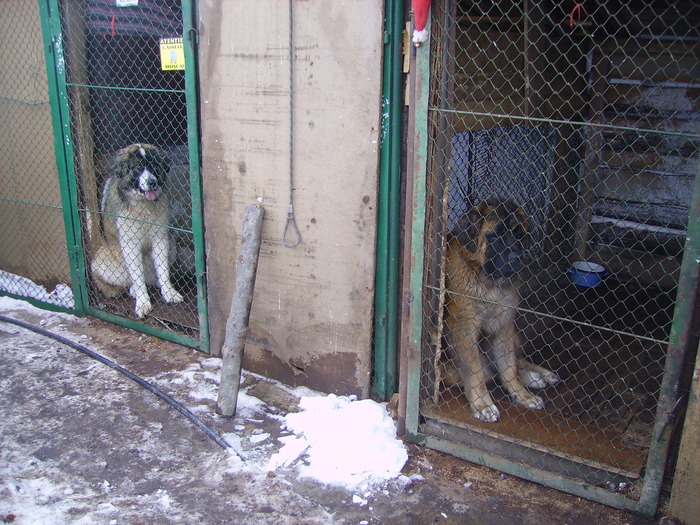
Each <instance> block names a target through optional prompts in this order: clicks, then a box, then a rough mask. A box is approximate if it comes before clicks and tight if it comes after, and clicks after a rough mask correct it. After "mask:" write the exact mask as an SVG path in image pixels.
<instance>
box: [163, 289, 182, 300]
mask: <svg viewBox="0 0 700 525" xmlns="http://www.w3.org/2000/svg"><path fill="white" fill-rule="evenodd" d="M161 293H162V295H163V299H164V300H165V302H166V303H181V302H182V301H184V300H185V299H184V298H183V297H182V295H180V294H179V293H178V292H177V291H176V290H175V288H164V289H163V290H161Z"/></svg>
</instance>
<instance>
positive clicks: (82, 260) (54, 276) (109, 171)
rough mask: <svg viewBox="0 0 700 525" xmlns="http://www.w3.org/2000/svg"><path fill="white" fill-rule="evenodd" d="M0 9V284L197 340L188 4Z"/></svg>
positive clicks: (199, 276) (198, 239)
mask: <svg viewBox="0 0 700 525" xmlns="http://www.w3.org/2000/svg"><path fill="white" fill-rule="evenodd" d="M0 9H2V20H3V22H2V26H3V29H4V32H3V35H2V41H1V42H2V44H3V46H2V49H1V50H0V53H1V54H2V56H3V60H2V69H3V73H4V74H3V75H2V78H1V79H0V95H1V97H0V104H2V105H3V108H4V110H3V112H2V117H1V119H2V122H3V123H4V124H5V128H6V131H5V132H4V133H2V138H1V139H0V156H1V158H0V165H1V166H2V177H1V178H0V203H1V204H0V214H1V216H2V218H3V221H2V228H1V229H0V230H1V231H0V235H1V236H2V239H3V250H2V253H1V254H0V268H2V270H0V272H1V273H0V292H2V293H3V294H9V295H13V296H16V297H22V298H26V299H29V300H31V301H33V302H35V303H37V304H39V305H40V306H46V307H49V308H55V309H66V310H71V311H75V312H76V313H89V314H92V315H95V316H97V317H101V318H104V319H106V320H109V321H112V322H116V323H119V324H123V325H125V326H129V327H131V328H135V329H137V330H139V331H142V332H146V333H150V334H153V335H157V336H160V337H164V338H167V339H171V340H174V341H177V342H180V343H183V344H187V345H190V346H194V347H197V348H199V349H202V350H208V334H207V327H206V325H207V317H206V292H205V290H206V288H205V281H204V274H205V272H204V255H203V245H204V242H203V225H202V219H201V216H202V212H201V188H200V164H199V142H198V137H199V129H198V126H199V124H198V110H197V91H196V67H195V66H196V64H195V51H196V49H195V45H196V42H195V38H194V36H196V32H193V31H190V30H187V31H185V28H190V27H192V26H193V21H192V18H193V13H194V8H193V4H192V2H191V1H190V0H182V1H181V0H141V1H139V2H132V1H127V0H124V1H119V2H114V1H107V0H42V1H41V2H39V3H38V4H37V3H36V2H35V3H31V2H26V1H22V2H9V3H4V4H3V5H2V7H1V8H0ZM52 129H53V133H52Z"/></svg>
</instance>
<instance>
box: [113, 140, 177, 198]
mask: <svg viewBox="0 0 700 525" xmlns="http://www.w3.org/2000/svg"><path fill="white" fill-rule="evenodd" d="M113 169H114V173H115V174H116V175H117V177H118V178H119V190H120V192H121V193H122V195H123V196H124V197H126V198H127V199H129V198H133V197H134V196H139V195H142V196H143V197H144V198H145V199H147V200H149V201H152V200H156V199H157V198H158V191H159V190H160V189H161V188H162V187H163V185H164V184H165V181H166V179H167V175H168V171H170V160H169V159H168V158H167V157H166V156H164V155H163V154H161V153H160V151H159V150H158V148H156V147H155V146H151V145H150V144H132V145H131V146H127V147H126V148H124V149H121V150H119V151H118V152H117V155H116V158H115V161H114V167H113Z"/></svg>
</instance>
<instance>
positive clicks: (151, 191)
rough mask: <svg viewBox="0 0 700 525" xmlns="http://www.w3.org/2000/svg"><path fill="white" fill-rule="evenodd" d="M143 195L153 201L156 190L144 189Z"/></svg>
mask: <svg viewBox="0 0 700 525" xmlns="http://www.w3.org/2000/svg"><path fill="white" fill-rule="evenodd" d="M144 195H145V196H146V198H147V199H148V200H149V201H154V200H156V192H155V191H153V190H146V192H145V193H144Z"/></svg>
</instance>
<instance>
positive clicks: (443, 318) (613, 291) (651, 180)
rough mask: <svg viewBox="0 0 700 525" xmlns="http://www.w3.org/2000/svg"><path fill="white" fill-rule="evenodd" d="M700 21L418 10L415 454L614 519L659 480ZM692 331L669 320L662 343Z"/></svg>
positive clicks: (521, 9) (693, 158)
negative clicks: (426, 61) (420, 122)
mask: <svg viewBox="0 0 700 525" xmlns="http://www.w3.org/2000/svg"><path fill="white" fill-rule="evenodd" d="M699 15H700V6H698V5H697V4H695V3H692V2H677V3H665V2H664V3H657V2H645V1H638V2H612V3H611V2H605V3H585V2H579V3H576V2H569V3H567V2H563V3H562V2H558V3H555V2H527V1H524V2H492V1H484V2H481V1H445V2H433V6H432V27H431V44H430V45H431V47H430V80H429V82H430V88H429V94H428V137H429V138H428V140H427V144H426V147H427V181H426V185H427V194H426V197H425V205H426V217H425V227H424V235H425V253H424V261H425V262H424V273H423V297H424V300H423V321H422V323H423V324H422V328H423V329H422V333H423V343H422V348H423V351H422V357H421V364H420V370H421V372H420V385H419V392H420V393H419V400H420V401H419V410H420V416H421V417H420V419H419V421H420V422H421V423H420V427H419V430H420V432H421V433H423V434H424V435H428V436H433V437H436V438H439V439H441V440H446V441H448V442H452V443H458V444H462V445H466V446H467V447H469V448H471V449H473V450H478V451H482V452H483V455H480V454H477V455H476V457H480V458H484V457H490V458H492V459H491V460H488V461H486V462H487V463H490V464H493V465H494V466H498V464H499V462H500V461H501V459H505V460H507V461H509V462H510V465H511V470H514V469H515V470H517V469H516V468H515V467H512V465H515V464H518V465H521V464H523V463H524V464H527V465H530V466H531V467H532V469H531V470H530V474H529V477H535V478H538V476H540V474H533V473H534V472H538V473H541V472H549V473H555V474H556V475H557V476H559V478H557V479H559V481H557V482H556V483H554V484H559V485H564V486H567V487H570V486H571V485H570V484H569V482H570V480H577V483H578V484H579V486H584V485H585V486H593V487H599V488H601V489H602V490H604V491H609V492H610V493H614V494H615V497H614V498H609V499H608V500H607V501H608V502H611V503H612V504H615V505H618V506H629V507H634V506H635V504H636V503H629V504H627V503H625V500H629V501H632V502H636V501H639V500H640V497H641V492H642V490H644V489H643V487H644V481H645V476H647V478H648V477H649V476H654V475H658V472H659V470H656V468H654V469H652V468H651V467H652V465H654V466H655V467H658V465H656V464H655V463H654V462H653V461H652V462H650V460H649V457H650V454H649V452H650V447H651V448H653V447H655V446H656V443H655V441H658V440H659V439H660V436H661V434H660V433H661V432H665V430H664V428H663V427H664V424H663V422H660V421H659V420H658V416H657V414H658V412H657V409H658V402H659V399H660V397H661V396H662V395H663V391H662V382H663V380H664V367H665V366H668V365H667V361H666V357H667V353H668V352H669V343H673V341H671V339H672V335H671V321H672V319H673V318H674V307H675V306H676V293H677V290H678V285H679V279H681V276H682V274H681V263H682V259H683V254H684V244H685V239H686V228H687V225H688V220H689V210H690V208H691V197H692V193H693V188H694V178H695V173H696V169H697V164H698V147H699V145H700V114H698V112H697V108H698V105H699V104H700V84H699V83H698V82H697V79H698V78H700V65H699V63H698V45H699V43H700V29H699V26H698V24H697V19H698V16H699ZM688 284H689V285H690V286H693V287H695V286H696V284H697V283H695V282H694V281H692V282H689V283H688V282H686V285H688ZM691 313H692V312H691V311H687V310H686V311H681V310H680V309H676V319H677V320H678V321H679V326H684V327H688V326H689V325H690V322H691V318H690V317H691ZM676 365H677V363H676ZM655 425H656V429H657V434H654V431H655V430H654V429H655ZM652 435H654V438H653V439H652ZM666 435H667V434H664V437H665V436H666ZM447 448H449V447H447ZM472 457H474V456H472ZM493 458H498V459H493ZM526 470H527V469H526ZM651 470H654V472H651ZM661 471H663V468H661ZM544 477H545V478H546V477H547V475H544ZM538 479H542V478H538ZM561 480H569V481H561ZM653 481H654V483H655V484H654V486H656V487H658V484H659V483H660V480H658V479H655V480H653ZM577 491H578V492H579V493H581V491H580V490H578V489H577ZM652 492H653V490H652ZM599 494H600V491H599ZM590 497H596V498H598V499H600V498H601V497H600V496H590ZM602 499H605V498H604V497H603V498H602ZM654 503H655V500H654ZM646 504H648V502H645V505H646Z"/></svg>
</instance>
